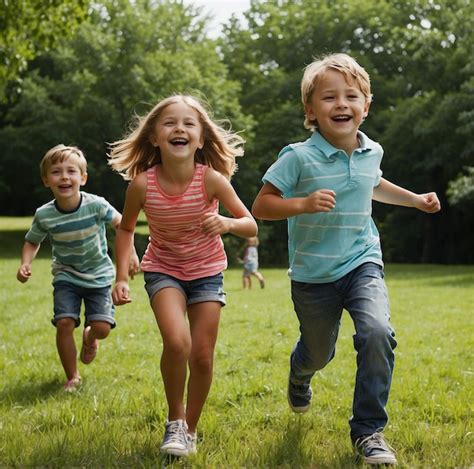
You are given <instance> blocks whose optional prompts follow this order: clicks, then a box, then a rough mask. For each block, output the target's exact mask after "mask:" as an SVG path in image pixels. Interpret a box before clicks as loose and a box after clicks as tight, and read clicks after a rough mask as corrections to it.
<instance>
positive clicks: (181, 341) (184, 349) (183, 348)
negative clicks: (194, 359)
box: [163, 336, 191, 360]
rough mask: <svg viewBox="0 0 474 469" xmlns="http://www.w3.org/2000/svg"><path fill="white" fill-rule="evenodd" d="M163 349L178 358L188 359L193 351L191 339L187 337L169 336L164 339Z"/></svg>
mask: <svg viewBox="0 0 474 469" xmlns="http://www.w3.org/2000/svg"><path fill="white" fill-rule="evenodd" d="M163 351H164V353H167V354H170V355H171V356H173V357H174V358H176V359H178V360H180V359H184V358H186V359H187V358H188V357H189V354H190V353H191V341H190V340H189V339H188V338H187V337H180V336H175V337H168V338H166V339H164V340H163Z"/></svg>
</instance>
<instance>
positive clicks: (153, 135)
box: [149, 134, 158, 148]
mask: <svg viewBox="0 0 474 469" xmlns="http://www.w3.org/2000/svg"><path fill="white" fill-rule="evenodd" d="M149 140H150V143H151V144H152V145H153V146H154V147H155V148H156V147H157V146H158V139H157V138H156V135H155V134H151V135H150V139H149Z"/></svg>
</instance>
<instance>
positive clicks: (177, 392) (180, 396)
mask: <svg viewBox="0 0 474 469" xmlns="http://www.w3.org/2000/svg"><path fill="white" fill-rule="evenodd" d="M152 308H153V312H154V313H155V318H156V322H157V323H158V327H159V329H160V332H161V337H162V339H163V353H162V355H161V363H160V364H161V375H162V377H163V383H164V386H165V393H166V400H167V402H168V407H169V411H168V420H169V421H171V420H177V419H183V420H184V419H185V418H186V415H185V410H184V402H183V400H184V387H185V383H186V371H187V364H188V359H189V354H190V352H191V333H190V331H189V326H188V323H187V322H186V317H185V313H186V301H185V298H184V296H183V294H182V293H181V292H180V291H179V290H177V289H176V288H164V289H163V290H160V291H159V292H158V293H157V294H156V295H155V296H154V297H153V300H152Z"/></svg>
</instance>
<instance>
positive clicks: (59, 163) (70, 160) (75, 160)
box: [48, 153, 84, 170]
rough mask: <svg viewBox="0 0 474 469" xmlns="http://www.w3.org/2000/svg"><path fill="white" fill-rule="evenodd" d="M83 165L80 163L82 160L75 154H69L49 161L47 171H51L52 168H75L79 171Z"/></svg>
mask: <svg viewBox="0 0 474 469" xmlns="http://www.w3.org/2000/svg"><path fill="white" fill-rule="evenodd" d="M83 165H84V163H83V161H82V158H81V157H80V156H78V155H76V154H74V153H73V154H71V155H69V156H65V157H64V156H62V157H61V156H60V157H57V158H54V159H52V160H51V161H50V165H49V168H48V169H49V170H50V169H52V168H59V167H61V168H62V167H65V168H69V167H77V168H79V169H81V167H82V166H83Z"/></svg>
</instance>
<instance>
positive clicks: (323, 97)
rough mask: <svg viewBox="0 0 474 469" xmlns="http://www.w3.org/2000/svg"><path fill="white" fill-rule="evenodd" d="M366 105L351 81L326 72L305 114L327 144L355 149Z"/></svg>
mask: <svg viewBox="0 0 474 469" xmlns="http://www.w3.org/2000/svg"><path fill="white" fill-rule="evenodd" d="M369 106H370V103H369V102H368V101H367V99H366V98H365V96H364V94H363V93H362V91H361V90H360V88H359V87H358V85H357V83H356V82H355V81H354V80H350V81H349V82H346V78H345V77H344V75H343V74H342V73H341V72H339V71H337V70H333V69H328V70H327V71H326V72H325V73H324V74H323V75H322V76H321V78H320V79H319V82H318V83H317V86H316V87H315V90H314V92H313V95H312V97H311V102H310V103H309V104H307V105H306V106H305V111H306V115H307V116H308V117H309V118H310V119H311V120H316V121H317V123H318V131H319V132H320V133H321V134H322V136H323V137H324V138H325V139H326V140H327V141H328V142H329V143H331V144H332V145H334V146H335V147H336V148H342V149H346V148H348V147H350V148H352V147H354V145H355V148H357V147H358V145H357V131H358V129H359V126H360V125H361V124H362V121H363V120H364V118H365V117H366V116H367V113H368V112H369ZM346 151H347V150H346ZM351 153H352V152H351ZM349 156H350V153H349Z"/></svg>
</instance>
